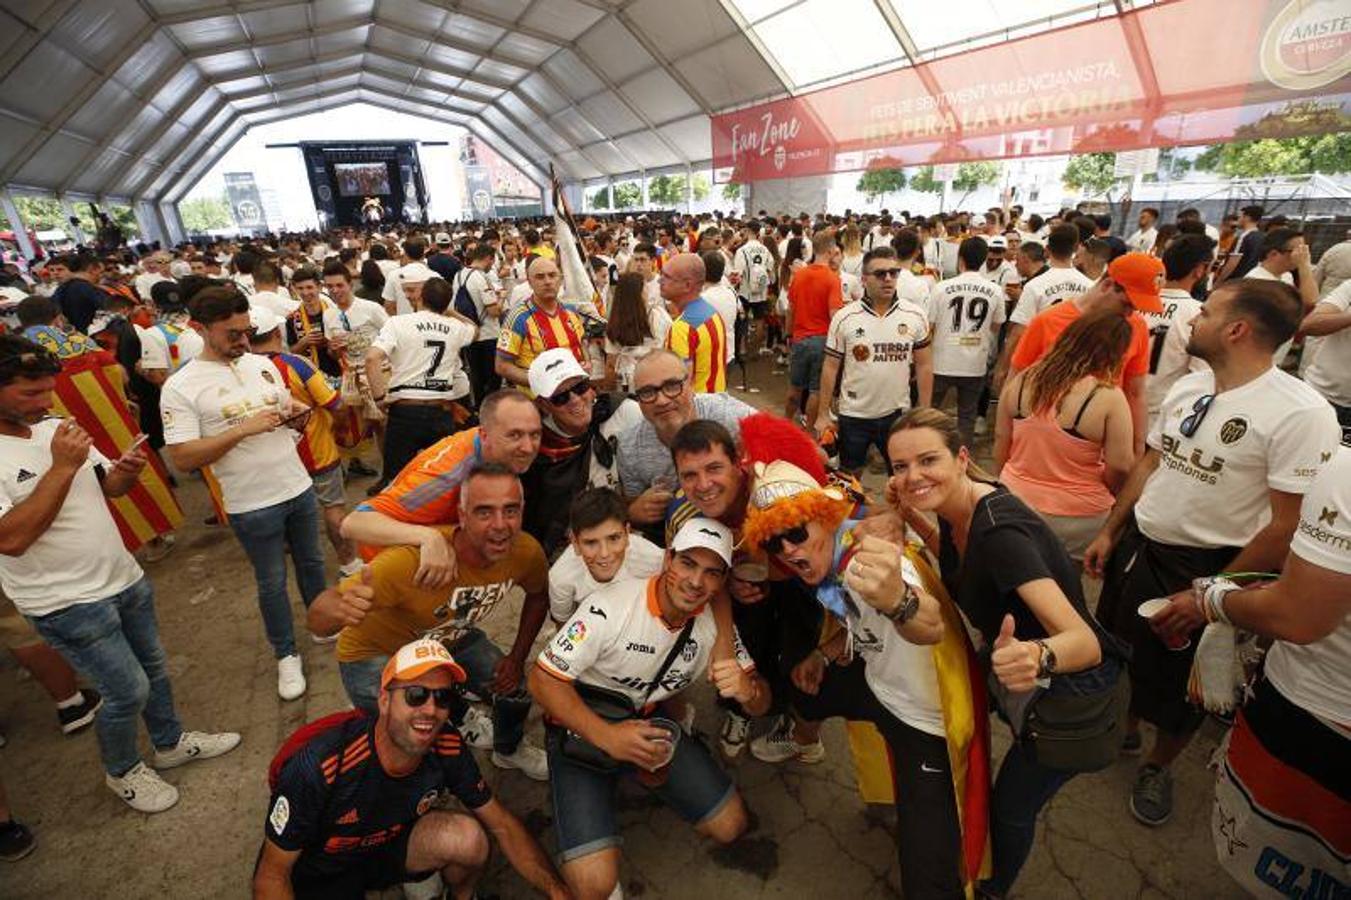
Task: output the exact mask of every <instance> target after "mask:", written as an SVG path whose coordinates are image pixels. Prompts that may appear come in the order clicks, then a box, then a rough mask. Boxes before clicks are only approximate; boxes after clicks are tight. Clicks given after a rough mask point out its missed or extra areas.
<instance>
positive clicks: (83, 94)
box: [0, 19, 159, 184]
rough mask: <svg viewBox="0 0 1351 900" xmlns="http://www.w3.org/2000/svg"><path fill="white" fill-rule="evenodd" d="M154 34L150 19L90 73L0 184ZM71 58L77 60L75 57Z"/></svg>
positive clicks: (4, 170)
mask: <svg viewBox="0 0 1351 900" xmlns="http://www.w3.org/2000/svg"><path fill="white" fill-rule="evenodd" d="M158 30H159V25H158V23H156V22H155V20H154V19H150V20H148V21H146V23H145V24H144V25H142V26H141V28H140V29H139V30H138V31H137V32H136V34H135V36H134V37H132V38H131V39H130V40H129V41H127V43H126V44H125V45H124V46H123V47H122V49H121V50H120V51H118V54H117V56H115V57H113V59H112V60H110V61H109V62H108V64H107V65H106V66H104V67H103V68H101V69H94V70H93V71H94V75H93V77H91V78H89V79H86V81H85V82H84V84H83V85H81V86H80V89H79V90H78V91H77V92H76V93H75V95H74V96H73V97H71V98H70V99H69V100H67V101H66V103H65V104H64V105H63V106H62V107H61V108H60V109H59V110H57V112H56V114H55V115H54V116H53V117H52V118H51V119H49V120H47V121H46V122H44V123H43V125H42V127H41V128H39V129H38V132H37V134H35V135H33V136H32V137H31V138H29V139H28V141H27V142H26V143H25V144H24V145H23V147H22V149H20V150H19V152H18V153H16V154H15V155H14V157H13V158H12V159H11V160H10V161H9V164H8V165H6V166H5V167H4V168H2V169H0V184H5V183H7V182H8V181H9V180H10V179H11V178H13V177H14V175H15V173H17V172H19V171H20V170H22V169H23V167H24V166H26V165H28V161H29V160H31V159H32V158H33V157H34V156H35V155H37V152H38V151H39V150H41V149H42V146H43V145H44V144H46V143H47V141H48V140H49V139H50V138H51V137H52V135H54V134H56V133H57V132H59V131H60V130H61V129H62V128H64V127H65V125H66V123H67V122H69V121H70V119H71V117H72V116H74V115H75V114H76V113H77V112H79V111H80V109H81V108H83V107H84V105H85V103H86V102H88V100H89V98H91V97H93V96H94V94H96V93H97V92H98V89H99V88H101V87H103V85H104V84H105V83H106V82H107V81H109V80H110V79H111V78H112V77H113V76H114V75H115V74H117V70H118V69H120V68H122V66H123V65H125V64H126V62H127V60H129V59H131V58H132V56H134V55H135V54H136V53H137V52H138V51H139V50H140V49H141V45H142V44H144V43H145V42H146V41H147V40H149V39H150V37H151V36H152V35H154V33H155V32H156V31H158ZM75 58H76V59H79V57H78V56H76V57H75Z"/></svg>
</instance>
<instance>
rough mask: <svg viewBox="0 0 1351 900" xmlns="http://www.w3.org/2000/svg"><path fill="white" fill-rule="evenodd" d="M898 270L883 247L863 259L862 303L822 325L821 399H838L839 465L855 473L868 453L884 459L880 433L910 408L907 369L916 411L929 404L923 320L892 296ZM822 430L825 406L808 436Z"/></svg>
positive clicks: (919, 311)
mask: <svg viewBox="0 0 1351 900" xmlns="http://www.w3.org/2000/svg"><path fill="white" fill-rule="evenodd" d="M902 271H903V268H902V266H901V264H900V260H898V259H897V257H896V251H895V250H893V249H891V248H890V247H877V248H875V249H873V250H869V251H868V252H867V253H866V254H864V256H863V281H864V292H865V297H864V299H862V300H857V301H854V302H852V303H849V304H846V305H845V306H844V308H843V309H841V310H840V311H839V312H837V313H835V315H834V316H833V317H832V318H831V320H830V329H829V331H828V333H827V337H826V350H825V353H826V357H825V364H824V365H823V366H822V370H821V396H822V397H826V398H830V397H833V396H834V395H835V388H836V385H837V384H838V385H839V387H840V396H839V408H838V414H839V437H840V441H839V447H840V466H841V467H842V468H844V469H845V470H847V471H849V472H852V473H857V472H859V471H861V470H862V469H863V466H864V464H865V463H866V462H867V461H868V448H869V447H876V448H877V452H878V453H880V454H881V456H882V458H883V459H884V460H885V459H886V455H887V451H886V444H887V431H888V429H890V428H891V423H892V422H894V421H895V420H896V419H897V418H898V417H899V416H900V415H901V414H902V413H904V412H905V411H906V410H907V409H909V408H910V367H911V364H912V362H913V365H914V367H915V376H916V380H917V381H918V387H919V405H920V406H928V405H929V404H930V402H931V401H932V399H933V349H932V347H931V346H930V328H929V317H928V313H927V312H926V311H925V309H924V308H923V307H921V306H918V305H917V304H915V303H912V302H910V301H909V300H906V299H904V298H902V297H899V296H897V289H896V286H897V279H898V278H899V277H900V274H901V272H902ZM829 424H830V401H829V399H827V401H826V402H825V403H824V404H822V405H821V407H820V408H819V411H818V413H817V416H816V422H815V425H816V433H817V434H818V435H820V434H822V433H824V432H825V430H826V429H827V427H829Z"/></svg>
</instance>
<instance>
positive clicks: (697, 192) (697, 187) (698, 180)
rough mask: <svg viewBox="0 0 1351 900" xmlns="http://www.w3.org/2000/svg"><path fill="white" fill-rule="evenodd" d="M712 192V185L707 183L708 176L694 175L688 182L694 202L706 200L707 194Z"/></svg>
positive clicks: (696, 173)
mask: <svg viewBox="0 0 1351 900" xmlns="http://www.w3.org/2000/svg"><path fill="white" fill-rule="evenodd" d="M710 190H712V185H710V184H709V183H708V176H707V175H701V174H699V173H698V172H695V173H694V178H693V179H692V180H691V181H690V193H691V194H693V195H694V200H695V202H696V203H697V202H699V201H701V200H707V199H708V192H709V191H710Z"/></svg>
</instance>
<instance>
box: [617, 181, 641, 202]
mask: <svg viewBox="0 0 1351 900" xmlns="http://www.w3.org/2000/svg"><path fill="white" fill-rule="evenodd" d="M642 202H643V189H642V187H641V186H639V185H638V184H637V183H636V182H633V181H625V182H624V183H622V184H617V185H615V190H614V208H615V209H633V208H634V207H635V206H637V205H638V204H640V203H642Z"/></svg>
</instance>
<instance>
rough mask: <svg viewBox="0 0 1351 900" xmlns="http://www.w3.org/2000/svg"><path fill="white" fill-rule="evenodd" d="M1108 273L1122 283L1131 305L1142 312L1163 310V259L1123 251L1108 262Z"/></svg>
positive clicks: (1118, 282) (1159, 311) (1146, 254)
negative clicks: (1160, 292)
mask: <svg viewBox="0 0 1351 900" xmlns="http://www.w3.org/2000/svg"><path fill="white" fill-rule="evenodd" d="M1107 274H1108V275H1109V276H1110V277H1111V279H1112V280H1113V281H1115V282H1116V283H1117V284H1119V285H1121V289H1122V290H1124V291H1125V292H1126V296H1127V297H1129V298H1130V301H1131V306H1134V307H1135V308H1136V309H1138V310H1140V312H1150V313H1161V312H1163V300H1161V299H1160V298H1159V291H1161V290H1162V289H1163V261H1162V260H1161V259H1159V258H1158V257H1156V256H1150V255H1149V254H1148V253H1123V254H1122V255H1120V256H1118V257H1117V258H1116V259H1114V260H1112V261H1111V262H1110V263H1108V264H1107Z"/></svg>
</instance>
